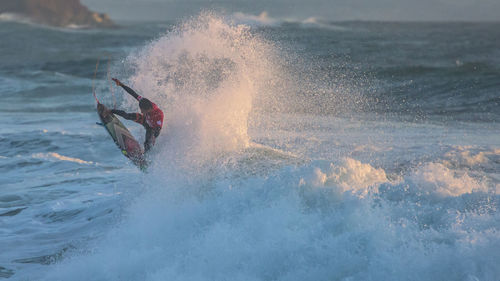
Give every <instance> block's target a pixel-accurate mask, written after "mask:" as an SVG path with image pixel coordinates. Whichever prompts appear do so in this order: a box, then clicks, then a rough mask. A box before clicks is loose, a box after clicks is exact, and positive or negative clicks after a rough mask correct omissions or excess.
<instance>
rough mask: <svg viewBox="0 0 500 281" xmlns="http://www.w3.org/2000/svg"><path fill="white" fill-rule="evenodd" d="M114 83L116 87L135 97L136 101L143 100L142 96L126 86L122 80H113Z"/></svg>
mask: <svg viewBox="0 0 500 281" xmlns="http://www.w3.org/2000/svg"><path fill="white" fill-rule="evenodd" d="M112 80H113V81H115V83H116V85H118V86H120V87H122V88H123V89H124V90H125V91H127V93H129V94H130V95H131V96H133V97H134V98H135V99H136V100H138V101H140V100H141V98H142V97H141V96H139V95H138V94H137V93H136V92H135V91H134V90H132V89H131V88H130V87H128V86H127V85H124V84H123V83H122V82H121V81H120V80H118V79H116V78H112Z"/></svg>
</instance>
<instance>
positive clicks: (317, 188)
mask: <svg viewBox="0 0 500 281" xmlns="http://www.w3.org/2000/svg"><path fill="white" fill-rule="evenodd" d="M125 26H126V27H125V28H123V29H120V30H100V31H86V30H77V31H75V30H58V29H47V28H43V27H38V26H33V25H25V24H20V23H12V22H0V33H2V34H3V35H4V38H8V40H7V42H8V43H7V44H6V45H4V46H3V47H0V48H3V49H2V55H1V57H2V58H3V60H2V70H1V71H0V82H1V83H0V92H1V94H2V96H3V97H4V99H3V101H2V102H1V103H0V109H1V110H0V120H1V121H2V123H3V124H4V125H2V127H1V128H0V132H1V134H0V140H1V142H0V143H1V144H0V171H1V183H0V192H1V193H0V278H6V279H8V280H346V281H347V280H467V281H472V280H492V281H495V280H500V266H499V261H500V232H499V230H500V212H499V210H498V208H499V207H500V202H499V199H500V137H499V135H498V134H499V132H500V125H499V123H498V121H499V120H500V118H499V115H498V102H499V99H498V91H499V90H500V84H499V83H498V80H497V78H495V77H498V74H499V73H500V69H499V68H498V64H496V62H495V61H494V60H498V58H493V57H494V56H493V55H492V54H496V53H495V52H498V51H497V50H498V48H497V47H499V46H500V45H499V42H498V40H481V39H483V37H481V36H490V35H491V33H492V32H493V31H492V30H498V29H497V27H498V24H496V25H495V24H491V25H487V24H485V25H478V26H476V25H471V26H465V28H464V27H463V26H460V25H457V26H455V25H446V24H442V25H440V24H436V25H431V24H428V25H426V24H421V25H418V24H415V25H412V24H395V23H392V24H383V23H378V24H364V23H356V22H350V23H329V22H328V21H326V20H321V21H316V20H315V19H306V20H297V21H293V20H290V19H286V20H279V19H272V18H270V17H269V16H268V15H267V14H262V15H260V16H252V15H245V14H241V13H237V14H235V15H232V16H230V17H226V16H221V15H218V14H215V13H210V12H205V13H202V14H200V15H198V16H194V17H192V18H190V19H187V20H184V21H183V22H180V23H143V24H130V25H125ZM440 32H441V33H440ZM495 32H497V33H498V31H495ZM34 33H42V34H43V36H39V37H38V36H35V37H30V38H31V39H29V40H32V41H33V42H34V43H38V44H40V45H41V46H44V44H47V46H46V47H43V48H41V49H39V50H32V49H29V48H27V47H20V48H19V49H15V48H14V46H18V45H17V44H19V42H23V41H24V40H27V39H26V38H27V37H29V35H30V34H34ZM23 34H24V35H23ZM457 34H459V35H460V36H462V37H466V38H468V40H469V41H464V42H468V43H463V42H462V41H460V42H458V41H459V40H457V41H454V42H452V40H449V38H444V39H443V37H446V36H449V37H450V38H458V37H459V35H457ZM7 36H8V37H7ZM462 37H460V38H462ZM62 38H65V39H66V41H64V43H59V42H61V41H58V40H61V39H62ZM499 38H500V37H499ZM391 40H393V41H391ZM54 42H57V43H54ZM88 42H93V43H92V45H91V44H89V43H88ZM391 42H392V43H391ZM471 42H473V43H471ZM474 42H475V43H474ZM481 42H482V43H481ZM42 43H43V44H42ZM391 44H392V45H393V46H397V47H398V49H397V50H398V51H397V52H395V51H394V50H385V49H384V48H389V47H388V46H390V45H391ZM467 44H469V45H467ZM481 44H483V45H481ZM423 46H424V47H425V46H434V47H435V49H430V51H428V53H427V54H420V53H418V54H419V55H415V54H417V51H418V50H419V49H421V48H423ZM23 48H26V49H23ZM450 49H451V51H450ZM54 50H57V51H54ZM85 50H88V51H85ZM37 52H38V53H37ZM12 56H14V57H16V56H17V57H21V56H24V57H25V58H30V60H19V59H15V58H12ZM97 58H101V61H102V63H101V67H100V69H99V71H98V72H97V81H96V84H97V91H96V92H97V95H98V97H99V98H100V99H101V101H102V102H103V103H104V104H107V105H108V106H110V107H111V106H115V104H116V107H117V108H122V109H126V111H127V112H134V111H135V110H137V103H136V101H135V100H133V99H132V98H131V97H129V96H128V95H126V93H124V92H123V91H121V90H120V89H119V88H114V87H113V86H112V85H110V83H109V81H108V80H109V79H107V78H108V77H107V76H108V73H107V72H108V68H109V76H112V77H117V78H119V79H121V80H122V81H123V82H124V83H125V84H128V85H130V86H131V87H132V88H133V89H135V90H136V91H137V92H138V93H140V94H141V95H143V96H145V97H147V98H149V99H150V100H152V101H153V102H155V103H156V104H158V106H159V107H160V108H162V110H163V111H164V112H165V126H164V128H163V130H162V132H161V135H160V137H159V138H158V139H157V143H156V145H155V147H154V148H153V150H152V153H151V154H150V156H149V157H150V161H151V165H150V167H149V169H148V171H147V172H146V173H142V172H141V171H140V170H139V169H137V168H136V167H135V166H133V164H131V163H129V161H128V159H126V158H125V157H123V156H122V155H120V151H119V150H118V149H116V147H115V146H114V144H113V143H112V140H111V139H110V138H109V136H108V135H107V132H105V131H104V130H103V129H102V128H101V127H99V126H98V125H96V124H95V122H96V121H98V118H97V114H96V112H95V109H94V106H95V104H94V101H93V97H92V95H91V84H92V76H93V70H94V68H95V62H96V59H97ZM106 60H109V67H106V64H105V63H104V62H105V61H106ZM458 80H459V81H458ZM443 81H444V82H443ZM445 82H446V83H445ZM467 83H468V84H467ZM124 123H125V125H126V126H128V127H130V128H131V131H132V133H133V134H134V135H135V136H137V137H138V139H139V140H140V142H142V141H143V138H144V137H143V134H144V131H143V130H142V128H141V127H139V126H136V125H134V124H133V123H132V122H124Z"/></svg>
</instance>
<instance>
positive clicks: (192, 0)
mask: <svg viewBox="0 0 500 281" xmlns="http://www.w3.org/2000/svg"><path fill="white" fill-rule="evenodd" d="M81 1H82V3H83V4H85V5H87V6H88V7H89V8H91V9H93V10H96V11H100V12H106V13H108V14H109V15H110V16H111V17H112V18H114V19H118V20H122V19H129V20H141V21H143V20H155V21H156V20H176V19H180V18H182V17H186V16H189V15H194V14H196V13H198V12H199V11H200V10H203V9H212V10H216V11H225V12H228V13H233V12H243V13H248V14H254V15H258V14H260V13H261V12H263V11H266V12H268V14H269V16H271V17H277V18H298V19H304V18H308V17H322V18H325V19H328V20H335V21H342V20H388V21H395V20H396V21H397V20H409V21H500V0H267V1H266V0H81Z"/></svg>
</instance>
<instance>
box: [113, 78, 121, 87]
mask: <svg viewBox="0 0 500 281" xmlns="http://www.w3.org/2000/svg"><path fill="white" fill-rule="evenodd" d="M111 80H113V81H115V83H116V86H121V85H122V82H120V80H118V79H116V78H111Z"/></svg>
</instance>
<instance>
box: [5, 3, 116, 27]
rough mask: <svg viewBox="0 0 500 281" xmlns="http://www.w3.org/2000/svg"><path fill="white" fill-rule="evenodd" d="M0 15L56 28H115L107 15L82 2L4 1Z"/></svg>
mask: <svg viewBox="0 0 500 281" xmlns="http://www.w3.org/2000/svg"><path fill="white" fill-rule="evenodd" d="M0 14H12V15H18V16H21V17H23V18H27V19H29V20H30V21H32V22H35V23H39V24H44V25H49V26H56V27H84V28H94V27H105V28H109V27H115V24H114V23H113V21H112V20H111V19H110V18H109V16H108V15H107V14H101V13H96V12H93V11H90V10H89V9H88V8H87V7H85V6H84V5H82V4H81V3H80V0H2V1H0Z"/></svg>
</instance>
